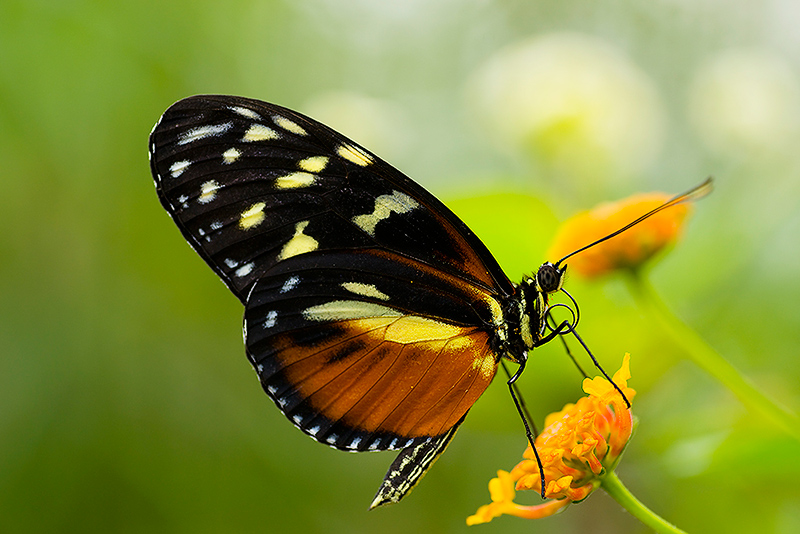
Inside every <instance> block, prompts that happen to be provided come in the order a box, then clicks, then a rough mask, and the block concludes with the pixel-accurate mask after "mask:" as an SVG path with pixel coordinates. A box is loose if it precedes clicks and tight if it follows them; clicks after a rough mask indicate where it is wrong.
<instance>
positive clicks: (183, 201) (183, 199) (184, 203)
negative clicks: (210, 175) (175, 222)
mask: <svg viewBox="0 0 800 534" xmlns="http://www.w3.org/2000/svg"><path fill="white" fill-rule="evenodd" d="M188 201H189V197H187V196H186V195H181V196H179V197H178V202H180V203H181V207H183V208H188V207H189V204H188Z"/></svg>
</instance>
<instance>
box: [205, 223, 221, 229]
mask: <svg viewBox="0 0 800 534" xmlns="http://www.w3.org/2000/svg"><path fill="white" fill-rule="evenodd" d="M208 227H209V228H211V229H212V230H219V229H220V228H222V223H221V222H219V221H214V222H212V223H211V224H210V225H209V226H208Z"/></svg>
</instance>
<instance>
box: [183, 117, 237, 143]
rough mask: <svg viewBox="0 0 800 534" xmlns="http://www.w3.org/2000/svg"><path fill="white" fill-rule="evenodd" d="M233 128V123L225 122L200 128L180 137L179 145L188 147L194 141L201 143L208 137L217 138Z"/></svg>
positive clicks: (184, 133)
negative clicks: (201, 140)
mask: <svg viewBox="0 0 800 534" xmlns="http://www.w3.org/2000/svg"><path fill="white" fill-rule="evenodd" d="M231 127H233V123H232V122H223V123H222V124H209V125H208V126H198V127H197V128H192V129H191V130H188V131H185V132H183V133H182V134H180V135H179V136H178V144H179V145H186V144H189V143H191V142H193V141H199V140H200V139H205V138H206V137H215V136H218V135H222V134H224V133H225V132H227V131H228V130H230V129H231Z"/></svg>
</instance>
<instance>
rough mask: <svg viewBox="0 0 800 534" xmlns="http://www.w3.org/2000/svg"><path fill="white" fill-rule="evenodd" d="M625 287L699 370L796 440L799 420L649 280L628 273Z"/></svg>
mask: <svg viewBox="0 0 800 534" xmlns="http://www.w3.org/2000/svg"><path fill="white" fill-rule="evenodd" d="M629 272H630V276H627V277H626V279H627V282H628V286H629V288H630V290H631V293H632V294H633V296H634V298H635V299H636V301H637V303H638V304H639V306H640V307H641V308H642V309H643V310H644V311H645V312H646V313H647V314H648V316H649V317H650V318H652V319H653V320H654V321H655V322H656V323H657V324H658V325H659V326H660V327H661V328H662V329H663V330H664V331H665V332H666V333H667V334H668V335H669V336H670V337H671V338H672V339H673V341H674V342H675V343H676V344H677V345H679V346H680V347H682V348H683V349H684V350H685V351H686V354H688V356H689V357H690V358H691V360H692V361H693V362H694V363H696V364H697V365H698V366H699V367H700V368H701V369H703V370H705V371H706V372H707V373H709V374H710V375H711V376H713V377H714V378H716V379H717V380H719V381H720V382H721V383H722V384H723V385H724V386H725V387H726V388H728V389H729V390H730V391H731V392H733V393H734V395H736V396H737V397H738V398H739V400H740V401H741V402H742V403H743V404H744V405H745V406H747V408H748V409H750V410H752V411H754V412H757V413H760V414H761V415H763V416H764V417H766V418H768V419H769V420H770V421H772V422H773V423H774V424H776V425H777V426H779V427H780V428H781V429H783V430H784V431H786V432H787V433H788V434H790V435H791V436H793V437H794V438H795V439H797V440H800V417H798V415H797V414H796V413H794V412H792V411H791V410H789V409H788V408H786V407H784V406H782V405H780V404H778V403H777V402H776V401H775V400H773V399H771V398H770V397H769V396H767V395H766V394H764V393H763V392H762V391H761V390H759V389H758V388H757V387H756V386H755V385H754V384H753V383H752V382H751V381H750V380H749V379H748V378H746V377H745V376H743V375H742V374H741V373H740V372H739V371H738V370H737V369H736V368H735V367H734V366H733V365H731V364H730V363H729V362H728V361H727V360H726V359H725V358H724V357H722V355H720V354H719V353H718V352H717V351H716V350H714V349H713V348H712V347H711V346H710V345H709V344H708V343H707V342H706V341H705V340H704V339H703V338H702V337H700V335H699V334H698V333H697V332H695V331H694V330H693V329H692V328H690V327H689V326H688V325H687V324H686V323H684V322H683V321H682V320H681V319H679V318H678V317H677V316H676V315H675V314H674V313H673V312H672V311H671V310H670V309H669V308H668V307H667V305H666V304H665V303H664V302H663V301H662V300H661V298H660V297H659V295H658V293H657V292H656V290H655V288H653V286H652V284H651V283H650V281H649V279H648V278H647V277H646V276H643V275H642V273H640V272H639V271H637V270H632V271H629Z"/></svg>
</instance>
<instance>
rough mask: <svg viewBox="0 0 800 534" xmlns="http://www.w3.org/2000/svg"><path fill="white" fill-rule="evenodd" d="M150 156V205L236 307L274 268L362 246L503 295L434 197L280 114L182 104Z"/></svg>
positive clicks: (275, 109) (237, 103)
mask: <svg viewBox="0 0 800 534" xmlns="http://www.w3.org/2000/svg"><path fill="white" fill-rule="evenodd" d="M150 151H151V166H152V170H153V176H154V177H155V180H156V187H157V190H158V193H159V197H160V199H161V202H162V204H163V205H164V207H165V208H166V209H167V211H169V213H170V214H171V215H172V217H173V219H175V221H176V223H177V224H178V226H179V227H180V228H181V231H182V232H183V234H184V236H185V237H186V239H187V240H188V241H189V242H190V243H191V244H192V246H193V247H194V248H195V250H197V251H198V253H200V255H201V256H203V258H204V259H205V260H206V261H207V262H208V263H209V265H211V267H212V268H213V269H214V270H215V271H216V272H217V274H219V276H220V277H221V278H222V279H223V281H225V283H226V284H227V285H228V286H229V287H230V288H231V290H232V291H233V292H234V294H236V295H237V296H238V297H239V299H240V300H242V301H243V302H244V300H245V298H246V296H247V292H248V291H249V289H250V287H252V285H253V283H254V282H255V281H256V280H258V279H259V278H260V277H261V276H262V275H263V274H264V273H265V272H266V271H267V270H268V269H269V268H270V267H272V266H273V265H274V264H275V263H277V262H279V261H281V260H283V259H286V258H288V257H291V256H292V255H296V254H299V253H303V252H309V251H312V250H329V249H341V248H349V249H358V248H365V247H367V248H384V249H389V250H394V251H397V252H400V253H401V254H402V255H404V256H408V257H411V258H414V259H416V260H418V261H421V262H423V263H426V264H428V265H431V266H434V267H436V268H439V269H443V270H447V271H450V272H453V273H457V274H459V275H460V276H461V277H462V278H464V279H466V280H470V281H473V282H477V283H479V284H481V285H483V286H484V287H486V288H487V290H490V291H499V292H500V293H502V294H511V293H513V286H512V285H511V283H510V282H509V280H508V279H507V277H506V276H505V275H504V274H503V272H502V270H501V269H500V268H499V266H498V265H497V262H496V261H495V260H494V258H493V257H492V256H491V254H489V252H488V251H487V250H486V248H485V246H484V245H483V244H482V243H481V242H480V240H478V239H477V238H476V237H475V236H474V235H473V234H472V232H471V231H470V230H469V229H468V228H467V227H466V225H464V223H463V222H461V221H460V220H459V219H458V218H457V217H456V216H455V215H454V214H453V213H452V212H450V210H448V209H447V208H446V207H445V206H444V205H443V204H442V203H441V202H439V201H438V200H437V199H436V198H435V197H433V196H432V195H430V193H428V192H427V191H425V190H424V189H422V188H421V187H420V186H419V185H417V184H416V183H414V182H413V181H411V180H410V179H409V178H407V177H406V176H404V175H403V174H402V173H400V172H399V171H397V170H396V169H394V168H393V167H392V166H390V165H388V164H387V163H385V162H384V161H382V160H381V159H379V158H378V157H377V156H375V155H373V154H371V153H370V152H368V151H367V150H365V149H364V148H362V147H360V146H359V145H357V144H356V143H354V142H352V141H350V140H349V139H347V138H345V137H344V136H342V135H341V134H338V133H336V132H335V131H333V130H331V129H330V128H328V127H326V126H324V125H322V124H320V123H319V122H316V121H314V120H312V119H310V118H308V117H305V116H303V115H300V114H298V113H296V112H293V111H291V110H288V109H286V108H282V107H280V106H275V105H272V104H267V103H264V102H260V101H257V100H249V99H244V98H238V97H229V96H197V97H191V98H187V99H185V100H182V101H180V102H178V103H176V104H174V105H173V106H172V107H171V108H170V109H169V110H167V112H166V113H165V114H164V116H163V117H162V118H161V120H160V121H159V123H158V124H157V125H156V128H155V129H154V131H153V133H152V135H151V146H150Z"/></svg>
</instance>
